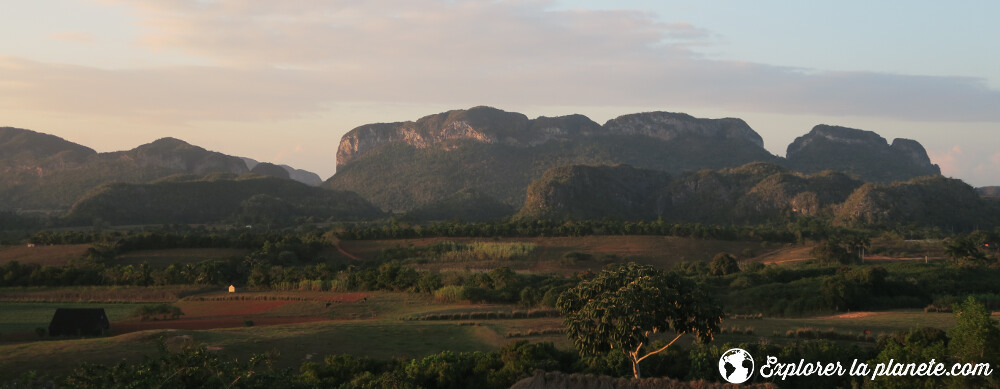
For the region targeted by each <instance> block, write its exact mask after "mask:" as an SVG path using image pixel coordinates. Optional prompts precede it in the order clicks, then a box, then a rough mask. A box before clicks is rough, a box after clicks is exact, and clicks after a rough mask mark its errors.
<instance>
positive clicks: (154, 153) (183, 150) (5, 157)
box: [0, 127, 320, 210]
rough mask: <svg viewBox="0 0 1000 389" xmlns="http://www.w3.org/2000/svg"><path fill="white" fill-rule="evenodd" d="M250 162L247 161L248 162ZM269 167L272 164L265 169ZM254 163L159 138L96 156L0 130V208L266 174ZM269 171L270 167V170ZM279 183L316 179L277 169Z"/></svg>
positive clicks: (66, 203) (47, 205)
mask: <svg viewBox="0 0 1000 389" xmlns="http://www.w3.org/2000/svg"><path fill="white" fill-rule="evenodd" d="M249 161H252V160H249ZM266 165H271V164H266ZM262 166H265V165H263V164H260V165H258V164H257V163H256V161H253V164H252V166H251V165H250V164H248V162H247V160H245V159H242V158H239V157H234V156H230V155H226V154H222V153H219V152H215V151H209V150H205V149H204V148H201V147H198V146H194V145H191V144H188V143H187V142H184V141H182V140H179V139H174V138H163V139H158V140H156V141H154V142H151V143H148V144H144V145H141V146H138V147H136V148H134V149H131V150H126V151H115V152H110V153H98V152H96V151H94V150H93V149H91V148H89V147H86V146H82V145H78V144H76V143H72V142H69V141H66V140H64V139H62V138H59V137H56V136H53V135H49V134H43V133H38V132H34V131H30V130H24V129H18V128H12V127H2V128H0V176H2V178H3V179H2V180H0V204H4V207H5V208H14V209H22V210H67V209H69V208H70V207H71V206H72V205H73V204H74V203H75V202H76V201H77V200H79V199H80V198H81V197H82V196H83V195H84V194H86V193H87V192H88V191H90V190H93V189H94V188H97V187H98V186H100V185H102V184H107V183H113V182H119V183H148V182H153V181H155V180H158V179H162V178H164V177H169V176H173V175H177V174H193V175H198V176H203V175H206V174H211V173H228V174H236V175H240V174H248V173H251V172H252V171H251V168H252V167H256V168H258V170H257V171H256V172H253V173H260V174H261V175H265V176H274V175H280V174H275V173H274V171H273V169H272V170H271V173H270V174H268V173H267V171H266V169H261V167H262ZM271 166H274V165H271ZM279 170H282V171H285V172H287V173H285V174H284V177H283V178H292V179H299V180H301V181H303V182H305V183H307V184H310V185H318V184H319V181H320V180H319V176H317V175H315V174H314V173H309V172H305V171H301V170H296V169H293V168H291V167H280V168H279Z"/></svg>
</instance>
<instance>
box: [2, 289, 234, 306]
mask: <svg viewBox="0 0 1000 389" xmlns="http://www.w3.org/2000/svg"><path fill="white" fill-rule="evenodd" d="M210 290H222V287H220V286H205V285H169V286H57V287H50V286H29V287H7V288H0V301H10V302H13V301H21V302H27V301H34V302H83V303H87V302H154V301H155V302H172V301H176V300H178V299H180V298H183V297H185V296H189V295H193V294H199V293H205V292H207V291H210Z"/></svg>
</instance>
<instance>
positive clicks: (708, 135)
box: [323, 107, 941, 211]
mask: <svg viewBox="0 0 1000 389" xmlns="http://www.w3.org/2000/svg"><path fill="white" fill-rule="evenodd" d="M763 144H764V142H763V139H762V138H761V137H760V135H759V134H757V132H756V131H754V130H753V129H752V128H750V126H749V125H747V123H746V122H744V121H743V120H740V119H734V118H725V119H699V118H694V117H692V116H690V115H686V114H682V113H669V112H647V113H637V114H630V115H623V116H619V117H617V118H614V119H611V120H609V121H607V122H606V123H604V124H603V125H600V124H597V123H595V122H594V121H592V120H590V119H589V118H587V117H585V116H582V115H570V116H560V117H551V118H550V117H539V118H537V119H528V118H527V117H526V116H525V115H523V114H520V113H514V112H506V111H502V110H499V109H495V108H490V107H474V108H471V109H468V110H454V111H448V112H444V113H439V114H434V115H429V116H425V117H423V118H420V119H418V120H416V121H408V122H398V123H378V124H368V125H364V126H360V127H357V128H355V129H353V130H351V131H350V132H348V133H347V134H345V135H344V136H343V138H341V141H340V145H339V147H338V149H337V174H336V175H334V176H333V177H331V178H330V179H328V180H327V181H326V182H325V183H324V184H323V185H324V187H327V188H335V189H340V190H350V191H355V192H358V193H359V194H361V195H362V196H363V197H365V198H367V199H369V200H370V201H372V202H373V203H374V204H376V205H378V206H379V207H381V208H383V209H386V210H391V211H409V210H412V209H415V208H418V207H421V206H424V205H426V204H428V203H431V202H433V201H436V200H437V199H441V198H444V197H447V196H451V195H452V194H454V193H457V192H459V191H462V190H469V189H471V190H475V191H476V192H478V193H481V194H483V195H486V196H490V197H493V198H495V199H496V200H498V201H500V202H502V203H504V204H508V205H511V206H514V207H520V206H521V205H522V204H524V201H525V193H526V192H525V190H526V189H527V187H528V185H529V184H530V183H531V181H532V180H534V179H536V178H539V177H541V176H542V174H543V173H544V172H546V171H547V170H549V169H552V168H556V167H560V166H570V165H617V164H627V165H630V166H634V167H637V168H641V169H652V170H658V171H662V172H666V173H671V174H677V173H682V172H688V171H697V170H701V169H713V170H714V169H722V168H734V167H738V166H742V165H745V164H747V163H751V162H766V163H772V164H775V165H778V166H782V167H785V168H788V169H790V170H794V171H801V172H807V173H810V172H819V171H824V170H833V171H840V172H845V173H847V174H849V175H851V176H852V177H853V178H855V179H857V180H861V181H871V182H880V183H887V182H892V181H905V180H909V179H912V178H914V177H919V176H926V175H936V174H940V172H941V171H940V169H939V168H938V166H937V165H934V164H932V163H931V161H930V158H928V156H927V152H926V151H925V150H924V148H923V146H921V145H920V144H919V143H917V142H916V141H913V140H908V139H896V140H894V141H893V142H892V144H889V143H888V142H887V141H886V140H885V139H884V138H882V137H880V136H879V135H878V134H876V133H874V132H871V131H863V130H858V129H851V128H845V127H836V126H827V125H818V126H816V127H814V128H813V129H812V131H810V132H809V133H807V134H805V135H803V136H801V137H799V138H798V139H796V140H795V142H793V143H792V144H791V145H789V146H788V152H787V157H786V158H782V157H778V156H775V155H772V154H771V153H769V152H768V151H767V150H765V149H764V146H763Z"/></svg>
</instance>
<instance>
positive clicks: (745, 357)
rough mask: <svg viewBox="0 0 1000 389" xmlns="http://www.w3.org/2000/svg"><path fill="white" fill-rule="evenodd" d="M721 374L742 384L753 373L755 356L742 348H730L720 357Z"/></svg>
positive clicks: (733, 381) (730, 380) (724, 377)
mask: <svg viewBox="0 0 1000 389" xmlns="http://www.w3.org/2000/svg"><path fill="white" fill-rule="evenodd" d="M719 374H722V378H723V379H725V380H726V381H728V382H730V383H734V384H742V383H744V382H747V380H749V379H750V376H752V375H753V357H751V356H750V353H748V352H747V350H744V349H741V348H734V349H729V351H726V352H725V353H724V354H722V357H721V358H719Z"/></svg>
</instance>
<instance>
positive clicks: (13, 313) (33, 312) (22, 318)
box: [0, 302, 144, 336]
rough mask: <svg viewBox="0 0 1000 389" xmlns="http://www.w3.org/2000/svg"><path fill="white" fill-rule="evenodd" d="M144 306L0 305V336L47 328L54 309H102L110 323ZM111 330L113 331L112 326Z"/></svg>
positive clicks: (75, 304) (78, 304) (122, 318)
mask: <svg viewBox="0 0 1000 389" xmlns="http://www.w3.org/2000/svg"><path fill="white" fill-rule="evenodd" d="M142 305H144V304H88V303H11V302H5V303H0V336H2V335H10V334H24V333H33V332H34V330H35V328H37V327H42V328H48V327H49V321H51V320H52V315H53V314H54V313H55V312H56V308H104V312H105V313H107V315H108V320H110V321H111V322H112V323H113V322H115V321H119V320H124V319H126V318H128V317H129V315H130V314H131V313H132V311H133V310H135V309H136V308H137V307H140V306H142ZM112 330H114V328H113V326H112Z"/></svg>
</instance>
